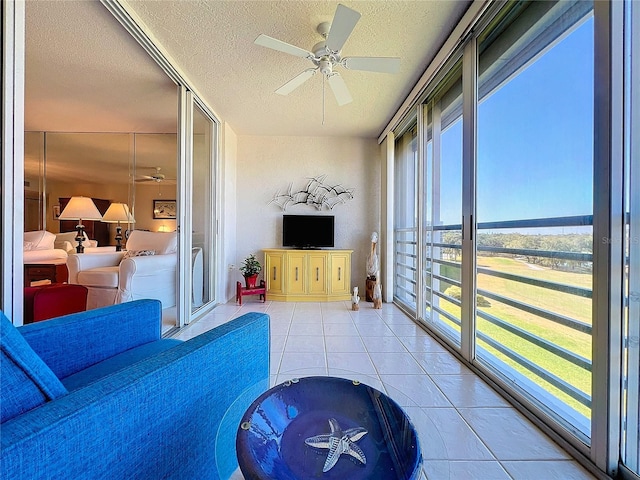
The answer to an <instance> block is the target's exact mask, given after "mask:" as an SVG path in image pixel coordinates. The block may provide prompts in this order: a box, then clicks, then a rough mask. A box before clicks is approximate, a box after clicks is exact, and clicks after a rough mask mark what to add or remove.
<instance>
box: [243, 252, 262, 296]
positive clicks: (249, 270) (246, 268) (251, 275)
mask: <svg viewBox="0 0 640 480" xmlns="http://www.w3.org/2000/svg"><path fill="white" fill-rule="evenodd" d="M260 270H262V265H260V262H259V261H258V260H257V259H256V256H255V255H254V254H253V253H252V254H251V255H249V256H248V257H247V258H245V259H244V260H243V261H242V265H240V272H242V275H243V276H244V281H245V284H246V287H247V288H255V287H256V280H257V279H258V274H259V273H260Z"/></svg>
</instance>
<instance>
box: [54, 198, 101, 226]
mask: <svg viewBox="0 0 640 480" xmlns="http://www.w3.org/2000/svg"><path fill="white" fill-rule="evenodd" d="M58 219H59V220H102V215H100V212H99V211H98V207H96V204H95V203H93V200H91V199H90V198H89V197H71V200H69V203H67V206H66V207H64V210H62V213H61V214H60V216H59V217H58Z"/></svg>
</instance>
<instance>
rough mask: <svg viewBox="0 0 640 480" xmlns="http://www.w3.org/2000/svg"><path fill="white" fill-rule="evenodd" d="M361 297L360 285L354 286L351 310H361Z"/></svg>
mask: <svg viewBox="0 0 640 480" xmlns="http://www.w3.org/2000/svg"><path fill="white" fill-rule="evenodd" d="M359 303H360V297H359V296H358V287H353V295H352V296H351V310H353V311H358V310H360V306H359V305H358V304H359Z"/></svg>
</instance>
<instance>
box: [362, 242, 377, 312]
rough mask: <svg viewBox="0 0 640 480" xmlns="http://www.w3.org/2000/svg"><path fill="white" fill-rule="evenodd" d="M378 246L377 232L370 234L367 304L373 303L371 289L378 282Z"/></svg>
mask: <svg viewBox="0 0 640 480" xmlns="http://www.w3.org/2000/svg"><path fill="white" fill-rule="evenodd" d="M377 244H378V232H373V233H372V234H371V251H370V252H369V256H368V257H367V288H366V291H365V293H366V295H365V299H366V300H367V302H372V301H373V288H374V285H375V284H376V283H377V282H378V275H379V270H380V263H379V260H378V254H377V253H376V245H377Z"/></svg>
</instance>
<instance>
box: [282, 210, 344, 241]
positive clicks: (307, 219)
mask: <svg viewBox="0 0 640 480" xmlns="http://www.w3.org/2000/svg"><path fill="white" fill-rule="evenodd" d="M334 223H335V217H334V216H333V215H284V216H283V217H282V246H283V247H291V248H329V247H333V233H334Z"/></svg>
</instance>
